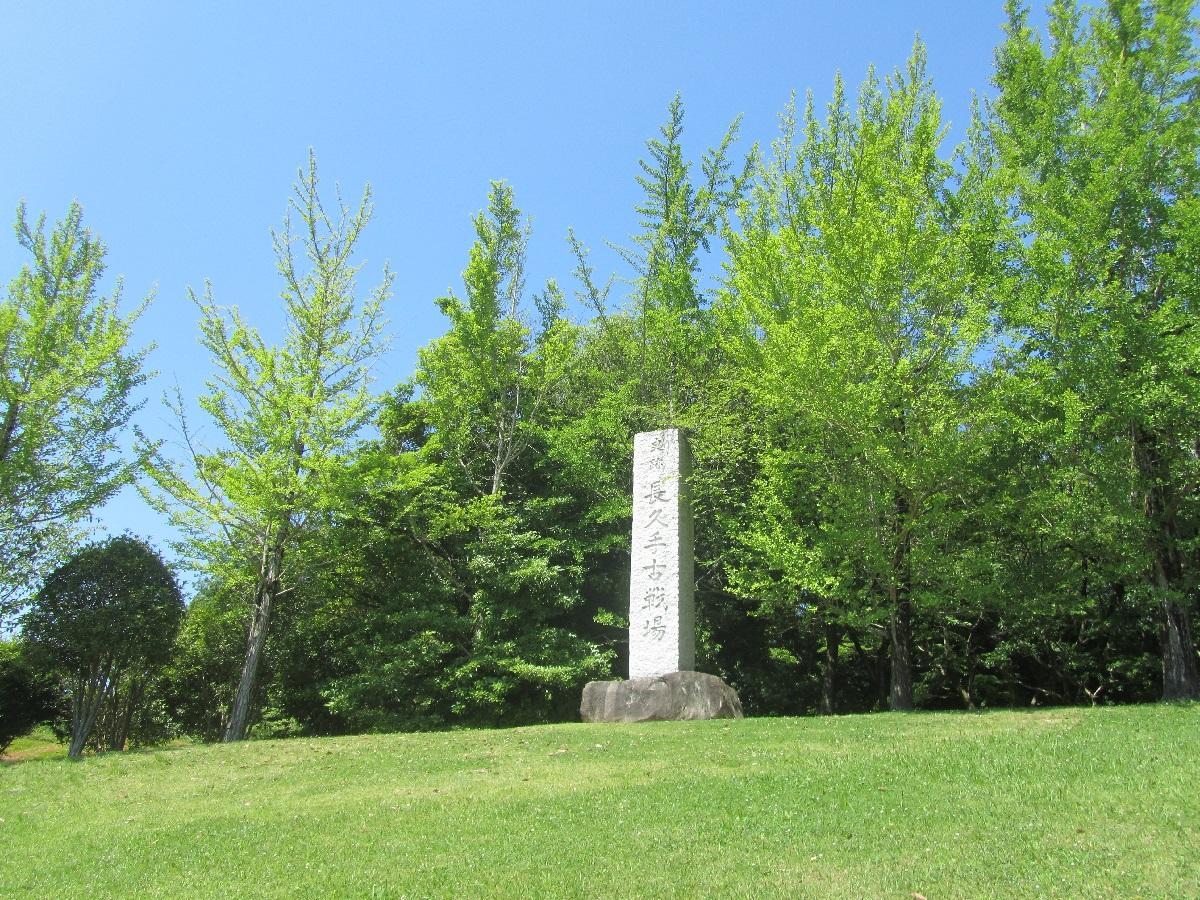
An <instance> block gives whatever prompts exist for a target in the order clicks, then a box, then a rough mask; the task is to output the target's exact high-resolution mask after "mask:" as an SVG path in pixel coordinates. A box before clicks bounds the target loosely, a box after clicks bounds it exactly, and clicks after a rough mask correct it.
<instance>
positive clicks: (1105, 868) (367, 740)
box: [0, 705, 1200, 900]
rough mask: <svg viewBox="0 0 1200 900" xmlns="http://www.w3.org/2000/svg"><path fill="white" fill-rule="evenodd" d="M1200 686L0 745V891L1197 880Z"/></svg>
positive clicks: (761, 891)
mask: <svg viewBox="0 0 1200 900" xmlns="http://www.w3.org/2000/svg"><path fill="white" fill-rule="evenodd" d="M1198 773H1200V706H1197V705H1191V706H1142V707H1118V708H1102V709H1091V710H1083V709H1052V710H1036V711H1017V712H1008V711H1005V712H988V713H981V714H967V713H962V714H956V713H944V714H943V713H938V714H928V713H926V714H910V715H898V714H879V715H868V716H847V717H840V718H824V719H821V718H806V719H747V720H743V721H735V722H730V721H715V722H664V723H654V724H649V725H631V726H621V725H555V726H545V727H537V728H518V729H513V730H505V731H461V732H451V733H443V734H402V735H368V736H361V737H350V738H328V739H320V740H318V739H311V740H308V739H294V740H287V741H258V742H247V743H241V744H234V745H217V746H183V747H174V748H170V749H165V750H158V751H147V752H137V753H120V754H108V755H106V756H100V757H94V758H88V759H85V760H83V761H82V762H77V763H72V762H70V761H69V760H66V759H63V758H55V757H52V756H36V755H34V756H31V757H27V758H25V759H23V760H21V761H17V762H10V763H6V764H3V765H0V847H2V848H3V850H4V852H3V853H0V896H5V897H13V896H18V897H20V896H27V897H68V896H85V895H91V896H114V895H118V896H133V895H137V896H173V897H178V896H212V897H228V896H238V895H242V896H349V897H372V896H380V897H393V896H395V897H399V896H407V897H423V896H480V895H503V896H510V897H516V896H578V897H594V896H609V897H705V896H733V897H761V896H780V897H805V896H813V897H856V898H859V897H901V898H912V897H913V895H915V894H919V895H922V896H924V897H927V898H929V900H934V898H942V897H998V896H1004V897H1048V896H1055V897H1107V896H1112V897H1173V898H1174V897H1197V896H1200V775H1198Z"/></svg>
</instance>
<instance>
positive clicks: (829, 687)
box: [819, 622, 842, 716]
mask: <svg viewBox="0 0 1200 900" xmlns="http://www.w3.org/2000/svg"><path fill="white" fill-rule="evenodd" d="M841 644H842V630H841V628H839V627H838V626H837V625H835V624H833V623H832V622H826V623H825V659H824V661H823V662H822V665H821V701H820V708H819V712H820V713H821V715H823V716H832V715H833V706H834V699H833V698H834V694H835V692H836V690H837V664H838V648H840V647H841Z"/></svg>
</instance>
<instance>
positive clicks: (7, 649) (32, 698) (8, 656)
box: [0, 640, 56, 756]
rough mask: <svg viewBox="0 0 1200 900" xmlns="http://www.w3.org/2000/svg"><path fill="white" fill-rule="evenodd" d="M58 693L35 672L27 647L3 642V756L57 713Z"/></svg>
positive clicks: (0, 687)
mask: <svg viewBox="0 0 1200 900" xmlns="http://www.w3.org/2000/svg"><path fill="white" fill-rule="evenodd" d="M55 699H56V697H55V696H54V690H53V687H52V686H51V684H49V683H48V679H46V678H45V677H43V676H40V674H39V673H38V672H37V671H36V670H35V668H34V666H33V665H32V664H31V662H30V661H29V659H28V655H27V654H26V653H25V648H24V644H23V643H22V642H21V641H16V640H0V756H3V755H4V751H5V750H7V749H8V746H9V744H11V743H12V742H13V741H14V740H15V739H16V738H19V737H21V736H22V735H24V734H27V733H28V732H29V730H30V729H31V728H33V726H34V725H37V724H39V723H41V722H45V721H48V720H49V719H50V718H52V717H53V715H54V712H55Z"/></svg>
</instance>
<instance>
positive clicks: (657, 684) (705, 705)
mask: <svg viewBox="0 0 1200 900" xmlns="http://www.w3.org/2000/svg"><path fill="white" fill-rule="evenodd" d="M579 715H580V718H582V719H583V721H585V722H660V721H671V720H677V719H740V718H742V702H741V700H739V699H738V695H737V692H736V691H735V690H734V689H733V688H731V687H730V686H729V685H727V684H726V683H725V682H724V681H722V680H721V679H720V678H718V677H717V676H716V675H708V674H706V673H704V672H670V673H668V674H666V675H652V676H648V677H645V678H631V679H630V680H628V681H590V682H588V683H587V684H586V685H585V686H584V688H583V700H582V702H581V703H580V705H579Z"/></svg>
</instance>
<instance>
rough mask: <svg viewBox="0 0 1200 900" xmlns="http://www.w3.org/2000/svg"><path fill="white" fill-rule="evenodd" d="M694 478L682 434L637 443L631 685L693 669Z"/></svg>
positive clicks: (652, 435)
mask: <svg viewBox="0 0 1200 900" xmlns="http://www.w3.org/2000/svg"><path fill="white" fill-rule="evenodd" d="M690 474H691V458H690V456H689V454H688V448H687V440H686V439H685V438H684V437H683V435H682V434H680V432H679V430H678V429H675V428H668V429H666V430H664V431H647V432H642V433H641V434H638V435H636V436H635V437H634V439H633V547H632V550H633V552H632V559H633V562H632V571H631V572H630V579H629V677H630V678H642V677H645V676H658V675H666V674H668V673H670V672H684V671H691V670H692V669H694V668H695V658H696V607H695V601H694V599H693V596H692V594H693V579H694V575H693V565H694V560H695V551H694V547H693V539H692V507H691V503H690V498H689V496H688V486H687V479H688V476H689V475H690Z"/></svg>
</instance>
